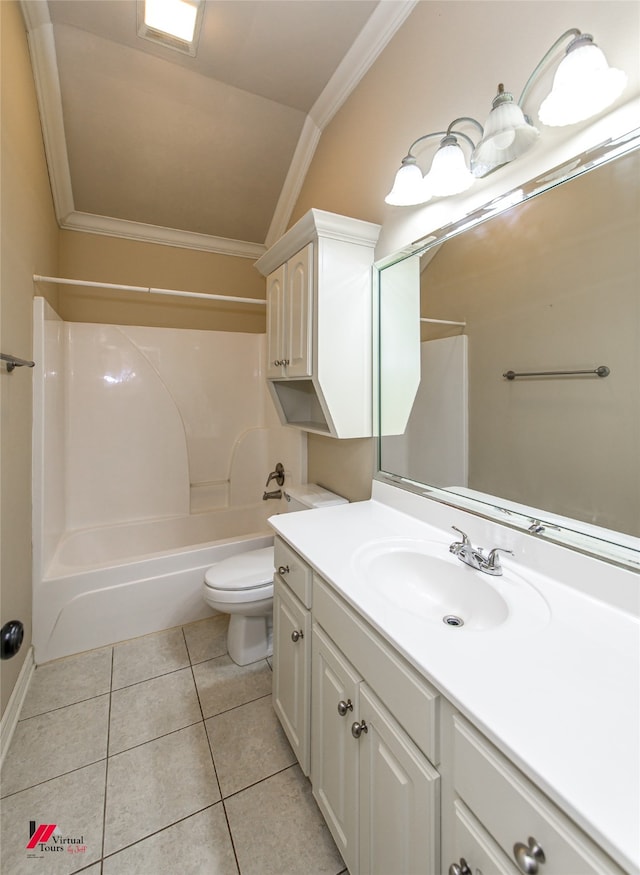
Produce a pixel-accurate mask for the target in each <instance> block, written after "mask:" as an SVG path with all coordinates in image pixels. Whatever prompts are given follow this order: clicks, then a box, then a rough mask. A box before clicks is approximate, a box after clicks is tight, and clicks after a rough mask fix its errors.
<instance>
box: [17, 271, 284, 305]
mask: <svg viewBox="0 0 640 875" xmlns="http://www.w3.org/2000/svg"><path fill="white" fill-rule="evenodd" d="M33 281H34V282H35V283H58V284H59V285H65V286H88V287H90V288H94V289H117V290H118V291H120V292H147V293H151V294H153V295H173V296H175V297H178V298H206V299H207V300H208V301H226V302H227V303H231V304H261V305H263V306H266V303H267V302H266V301H261V300H260V299H259V298H237V297H233V296H232V295H207V294H206V293H204V292H181V291H178V289H156V288H154V287H153V286H123V285H119V284H118V283H98V282H91V281H90V280H70V279H63V278H62V277H58V276H40V275H39V274H34V275H33Z"/></svg>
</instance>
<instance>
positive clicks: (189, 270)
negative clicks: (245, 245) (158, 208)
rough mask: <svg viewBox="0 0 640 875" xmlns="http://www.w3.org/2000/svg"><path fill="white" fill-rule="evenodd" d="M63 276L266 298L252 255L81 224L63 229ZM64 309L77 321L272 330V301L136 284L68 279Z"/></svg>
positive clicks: (63, 288)
mask: <svg viewBox="0 0 640 875" xmlns="http://www.w3.org/2000/svg"><path fill="white" fill-rule="evenodd" d="M59 271H60V276H63V277H65V278H68V279H84V280H91V281H94V282H108V283H121V284H123V285H133V286H146V287H149V286H153V287H155V288H164V289H178V290H180V291H188V292H202V293H210V294H217V295H233V296H236V297H241V298H257V299H259V300H264V298H265V281H264V277H262V276H261V275H260V274H259V273H258V271H257V270H256V269H255V267H254V266H253V261H252V260H251V259H250V258H237V257H234V256H229V255H217V254H215V253H211V252H198V251H195V250H192V249H182V248H180V247H176V246H163V245H160V244H156V243H142V242H139V241H137V240H124V239H120V238H117V237H106V236H102V235H99V234H87V233H83V232H80V231H61V232H60V264H59ZM58 312H59V314H60V316H61V317H62V318H63V319H65V320H67V321H69V322H102V323H107V324H117V325H150V326H155V327H171V328H200V329H207V330H210V331H246V332H253V333H256V332H257V333H259V332H264V331H265V324H266V322H265V312H266V308H265V307H264V305H260V304H258V305H256V306H255V307H254V306H253V305H250V304H249V305H246V304H231V303H229V304H227V303H224V302H216V301H211V302H209V301H204V300H201V299H199V298H179V297H175V298H169V297H166V296H161V295H155V296H154V295H148V294H144V293H136V292H119V291H111V290H110V291H107V290H101V289H91V288H85V287H79V286H61V291H60V306H59V310H58Z"/></svg>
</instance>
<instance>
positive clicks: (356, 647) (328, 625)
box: [313, 574, 440, 765]
mask: <svg viewBox="0 0 640 875" xmlns="http://www.w3.org/2000/svg"><path fill="white" fill-rule="evenodd" d="M313 618H314V620H315V621H316V622H317V623H319V624H320V626H322V628H323V629H324V630H325V632H326V633H327V634H328V635H329V637H330V638H331V639H332V640H333V642H334V643H335V644H336V645H337V646H338V648H339V649H340V650H341V651H342V653H343V654H344V655H345V656H346V657H347V659H348V660H349V661H350V662H351V663H352V665H353V666H354V667H355V668H356V669H357V670H358V671H359V672H360V673H361V675H362V676H363V677H364V678H365V679H366V681H367V684H368V685H369V686H370V687H371V688H372V689H373V690H374V691H375V692H376V694H377V695H378V696H379V697H380V699H381V700H382V701H383V702H384V704H385V705H386V707H387V708H388V710H389V711H390V712H391V713H392V714H393V716H394V717H395V719H396V720H397V721H398V723H399V724H400V725H401V726H402V727H403V729H404V730H405V732H406V733H407V734H408V735H409V736H410V737H411V738H412V739H413V741H414V742H415V743H416V744H417V746H418V747H419V748H420V750H422V752H423V753H424V754H425V755H426V756H427V757H428V759H429V760H430V761H431V762H432V763H433V764H434V765H438V763H439V761H440V749H439V747H440V746H439V734H438V727H439V699H440V696H439V693H438V692H437V691H436V690H435V689H433V687H431V686H430V685H429V684H428V683H427V682H426V681H425V680H424V678H422V677H421V676H420V675H419V674H418V672H416V670H415V669H414V668H413V667H412V666H410V665H409V664H408V663H407V662H406V661H405V660H404V659H402V657H401V656H399V655H398V654H397V653H396V652H395V650H394V649H393V648H392V647H391V646H390V645H389V644H388V643H387V642H386V641H384V640H383V639H382V638H381V637H380V636H379V635H378V633H377V632H375V631H374V630H373V629H372V628H371V627H370V626H369V625H368V624H367V623H366V622H365V621H364V620H362V619H361V618H360V617H359V616H358V615H357V614H356V613H355V611H353V609H352V608H350V607H349V606H348V605H347V604H346V602H344V601H343V600H342V599H341V598H340V596H339V595H338V594H337V593H336V592H335V591H334V590H333V589H332V588H331V587H330V586H329V585H328V584H327V583H325V582H324V581H323V580H322V578H320V577H318V575H315V574H314V576H313Z"/></svg>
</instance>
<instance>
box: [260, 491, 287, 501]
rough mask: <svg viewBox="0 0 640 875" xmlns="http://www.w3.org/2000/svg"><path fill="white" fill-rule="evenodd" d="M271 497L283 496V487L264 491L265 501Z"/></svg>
mask: <svg viewBox="0 0 640 875" xmlns="http://www.w3.org/2000/svg"><path fill="white" fill-rule="evenodd" d="M269 498H282V489H274V490H273V492H263V493H262V500H263V501H267V500H268V499H269Z"/></svg>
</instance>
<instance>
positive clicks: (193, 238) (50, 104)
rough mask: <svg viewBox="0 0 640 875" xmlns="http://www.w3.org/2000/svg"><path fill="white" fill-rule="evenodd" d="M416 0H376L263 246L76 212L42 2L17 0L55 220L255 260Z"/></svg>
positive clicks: (316, 112)
mask: <svg viewBox="0 0 640 875" xmlns="http://www.w3.org/2000/svg"><path fill="white" fill-rule="evenodd" d="M0 2H1V0H0ZM417 2H418V0H381V2H380V3H379V4H378V6H377V7H376V9H375V10H374V12H373V14H372V15H371V17H370V18H369V20H368V21H367V23H366V24H365V26H364V28H363V29H362V31H361V33H360V34H359V35H358V37H357V38H356V40H355V41H354V43H353V45H352V46H351V48H350V49H349V51H348V52H347V54H346V55H345V57H344V58H343V59H342V61H341V63H340V64H339V66H338V68H337V69H336V71H335V72H334V74H333V76H332V77H331V79H330V80H329V82H328V84H327V85H326V87H325V88H324V90H323V92H322V94H321V95H320V96H319V97H318V99H317V100H316V102H315V103H314V105H313V106H312V108H311V110H310V112H309V113H308V115H307V117H306V119H305V122H304V125H303V127H302V132H301V134H300V138H299V140H298V144H297V146H296V150H295V153H294V156H293V160H292V162H291V165H290V167H289V171H288V173H287V176H286V178H285V181H284V185H283V187H282V190H281V193H280V197H279V198H278V203H277V205H276V208H275V210H274V214H273V217H272V220H271V224H270V226H269V230H268V232H267V236H266V240H265V244H261V243H254V242H250V241H244V240H232V239H227V238H224V237H214V236H210V235H208V234H198V233H195V232H191V231H182V230H178V229H175V228H165V227H160V226H158V225H149V224H145V223H143V222H132V221H128V220H125V219H116V218H113V217H110V216H99V215H95V214H92V213H83V212H79V211H77V210H76V209H75V202H74V198H73V188H72V184H71V171H70V168H69V157H68V152H67V144H66V138H65V132H64V119H63V113H62V97H61V92H60V78H59V74H58V62H57V56H56V49H55V41H54V35H53V24H52V23H51V18H50V16H49V9H48V6H47V3H46V2H45V0H20V7H21V9H22V14H23V17H24V20H25V24H26V27H27V38H28V40H29V51H30V54H31V64H32V67H33V75H34V79H35V85H36V93H37V97H38V107H39V110H40V119H41V125H42V134H43V139H44V145H45V152H46V156H47V165H48V168H49V177H50V180H51V191H52V194H53V202H54V207H55V212H56V216H57V219H58V224H59V225H60V227H61V228H63V229H65V230H69V231H84V232H87V233H91V234H102V235H105V236H107V237H123V238H125V239H129V240H138V241H141V242H146V243H158V244H161V245H163V246H176V247H179V248H182V249H196V250H201V251H204V252H214V253H217V254H219V255H232V256H237V257H240V258H252V259H256V258H259V257H260V256H261V255H262V254H263V253H264V252H265V251H266V249H267V247H269V246H271V245H272V243H274V242H275V241H276V240H277V239H278V238H279V237H280V236H282V234H283V233H284V232H285V230H286V228H287V225H288V223H289V220H290V218H291V213H292V212H293V209H294V206H295V203H296V201H297V199H298V196H299V194H300V190H301V188H302V185H303V183H304V180H305V178H306V175H307V171H308V169H309V165H310V164H311V161H312V159H313V156H314V154H315V150H316V148H317V145H318V142H319V140H320V135H321V133H322V131H323V130H324V128H325V127H326V126H327V125H328V124H329V122H330V121H331V119H332V118H333V116H334V115H335V114H336V112H337V111H338V110H339V109H340V107H341V106H342V104H343V103H344V102H345V100H346V99H347V98H348V97H349V95H350V94H351V92H352V91H353V89H354V88H355V87H356V85H357V84H358V83H359V82H360V80H361V79H362V77H363V76H364V75H365V73H366V72H367V70H368V69H369V67H371V65H372V64H373V63H374V61H375V60H376V59H377V57H378V55H379V54H380V53H381V52H382V50H383V49H384V48H385V47H386V45H387V43H388V42H389V40H391V38H392V37H393V36H394V34H395V33H396V31H397V30H398V28H399V27H400V26H401V25H402V24H403V22H404V21H405V20H406V19H407V17H408V16H409V14H410V13H411V11H412V10H413V8H414V6H415V5H416V3H417Z"/></svg>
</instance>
